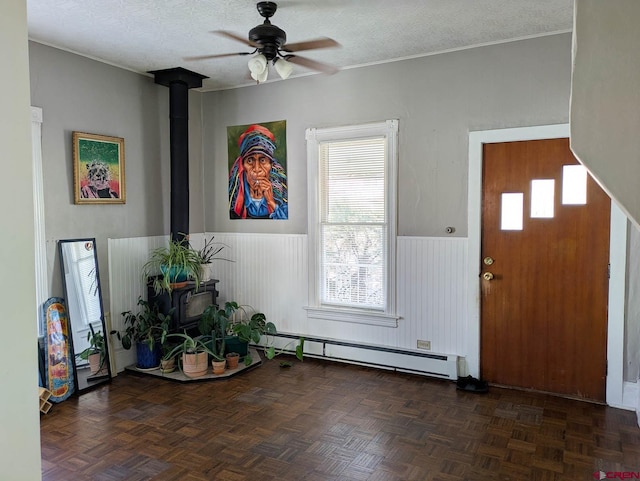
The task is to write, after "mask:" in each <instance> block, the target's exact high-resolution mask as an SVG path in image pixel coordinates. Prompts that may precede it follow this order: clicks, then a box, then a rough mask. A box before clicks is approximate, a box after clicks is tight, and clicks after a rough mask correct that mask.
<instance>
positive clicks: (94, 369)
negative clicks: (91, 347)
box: [89, 352, 101, 374]
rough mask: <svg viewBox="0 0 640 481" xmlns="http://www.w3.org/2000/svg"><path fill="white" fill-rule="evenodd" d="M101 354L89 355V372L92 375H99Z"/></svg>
mask: <svg viewBox="0 0 640 481" xmlns="http://www.w3.org/2000/svg"><path fill="white" fill-rule="evenodd" d="M100 367H101V366H100V353H99V352H98V353H96V354H89V371H91V374H97V373H98V371H100Z"/></svg>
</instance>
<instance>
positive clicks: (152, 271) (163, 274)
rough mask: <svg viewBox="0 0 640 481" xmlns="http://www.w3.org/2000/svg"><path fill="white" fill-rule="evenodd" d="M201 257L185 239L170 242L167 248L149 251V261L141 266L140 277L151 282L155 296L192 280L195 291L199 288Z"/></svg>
mask: <svg viewBox="0 0 640 481" xmlns="http://www.w3.org/2000/svg"><path fill="white" fill-rule="evenodd" d="M200 261H201V257H200V254H199V253H198V251H197V250H195V249H193V248H192V247H191V246H190V245H189V242H188V241H187V240H186V239H182V240H173V239H172V240H170V241H169V245H168V246H167V247H159V248H157V249H154V250H152V251H151V253H150V255H149V259H148V260H147V262H146V263H145V264H144V265H143V266H142V277H143V279H144V281H145V282H151V283H152V285H153V289H154V291H155V293H156V294H159V293H161V292H162V291H165V292H169V293H170V292H171V291H172V290H173V289H174V288H176V287H179V286H180V285H186V283H187V281H189V280H193V281H195V284H196V289H197V288H198V287H199V286H200V281H201V272H200Z"/></svg>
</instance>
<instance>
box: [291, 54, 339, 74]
mask: <svg viewBox="0 0 640 481" xmlns="http://www.w3.org/2000/svg"><path fill="white" fill-rule="evenodd" d="M285 59H286V60H287V61H288V62H291V63H295V64H297V65H302V66H303V67H307V68H310V69H313V70H318V71H319V72H324V73H326V74H329V75H331V74H334V73H336V72H338V71H339V69H338V68H337V67H334V66H333V65H329V64H326V63H321V62H317V61H315V60H311V59H308V58H305V57H298V56H297V55H287V56H286V57H285Z"/></svg>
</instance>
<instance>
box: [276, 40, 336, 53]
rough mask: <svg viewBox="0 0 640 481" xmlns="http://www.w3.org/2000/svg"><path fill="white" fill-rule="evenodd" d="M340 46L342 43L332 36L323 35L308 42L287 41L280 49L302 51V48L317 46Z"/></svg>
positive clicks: (309, 48)
mask: <svg viewBox="0 0 640 481" xmlns="http://www.w3.org/2000/svg"><path fill="white" fill-rule="evenodd" d="M332 47H340V44H339V43H338V42H336V41H335V40H334V39H332V38H327V37H322V38H316V39H315V40H307V41H306V42H296V43H287V44H285V45H283V46H282V47H281V48H280V50H282V51H284V52H300V51H301V50H312V49H316V48H332Z"/></svg>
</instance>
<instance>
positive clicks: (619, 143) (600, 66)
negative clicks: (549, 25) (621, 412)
mask: <svg viewBox="0 0 640 481" xmlns="http://www.w3.org/2000/svg"><path fill="white" fill-rule="evenodd" d="M575 9H576V13H575V20H574V22H575V27H574V32H575V41H574V46H573V49H574V59H573V62H574V70H573V77H572V85H571V148H572V150H573V151H574V152H575V154H576V156H577V157H578V158H579V159H580V160H581V161H582V162H583V163H584V164H585V165H586V166H587V167H588V168H589V170H591V172H592V173H593V174H594V176H595V177H596V178H597V179H598V180H599V181H600V183H601V184H602V186H603V187H604V189H605V190H606V191H607V192H608V193H609V195H611V197H613V198H614V199H616V200H617V201H618V203H619V205H620V206H621V208H622V209H623V210H624V211H625V212H626V213H627V215H628V216H629V218H630V219H631V220H632V221H633V223H634V226H635V227H634V226H631V234H630V243H629V252H628V259H629V261H628V282H629V284H628V286H627V287H628V290H627V301H628V304H627V313H626V314H627V318H626V324H625V333H626V346H625V348H626V352H625V381H635V380H636V379H638V377H640V292H638V288H639V287H640V284H639V279H640V259H639V258H638V257H639V256H638V250H637V248H638V242H639V240H638V231H637V229H638V226H639V225H640V189H638V179H639V178H640V135H638V131H639V129H640V89H639V88H638V79H639V78H640V56H638V46H639V45H640V29H638V25H637V20H638V18H640V2H638V1H637V0H615V1H608V2H601V1H598V0H577V1H576V4H575Z"/></svg>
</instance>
